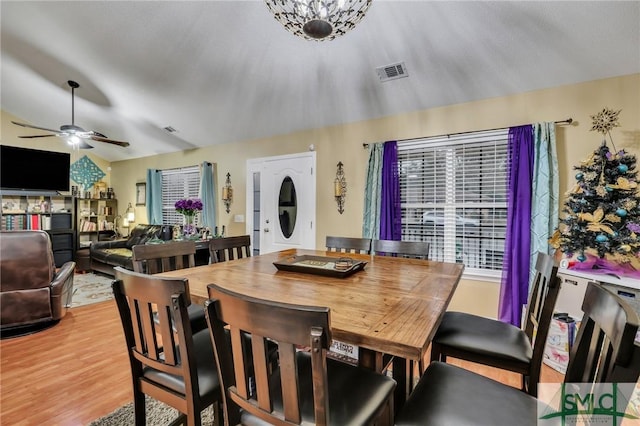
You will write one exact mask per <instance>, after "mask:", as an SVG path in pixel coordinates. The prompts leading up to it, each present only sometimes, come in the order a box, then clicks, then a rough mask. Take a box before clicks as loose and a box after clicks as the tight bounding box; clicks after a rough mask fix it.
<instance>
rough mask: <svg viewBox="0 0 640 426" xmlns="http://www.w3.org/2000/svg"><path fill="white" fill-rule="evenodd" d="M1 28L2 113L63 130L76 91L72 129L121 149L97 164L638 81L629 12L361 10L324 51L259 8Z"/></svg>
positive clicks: (116, 13)
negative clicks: (384, 73) (388, 73)
mask: <svg viewBox="0 0 640 426" xmlns="http://www.w3.org/2000/svg"><path fill="white" fill-rule="evenodd" d="M0 13H1V17H0V19H1V21H0V24H1V34H0V35H1V37H2V38H1V43H2V57H1V60H2V62H1V72H2V75H1V83H2V92H1V96H0V99H1V107H2V109H3V110H4V111H6V112H8V113H10V114H12V115H14V116H16V117H19V118H20V119H21V120H23V121H24V122H27V123H30V124H33V125H38V126H42V127H47V128H54V129H57V128H58V127H59V126H60V125H62V124H70V122H71V92H70V89H69V87H68V85H67V83H66V82H67V80H75V81H77V82H78V83H79V84H80V88H79V89H77V90H76V92H75V94H76V102H75V124H77V125H80V126H82V127H83V128H85V129H87V130H94V131H98V132H100V133H103V134H105V135H107V136H108V137H110V138H112V139H116V140H125V141H129V142H130V143H131V145H130V146H129V147H128V148H121V147H117V146H112V145H107V144H104V143H99V142H93V145H94V146H95V148H94V150H93V152H94V153H95V154H96V155H98V156H100V157H102V158H105V159H107V160H110V161H116V160H122V159H128V158H136V157H143V156H148V155H154V154H160V153H167V152H174V151H180V150H185V149H190V148H194V147H202V146H207V145H211V144H223V143H230V142H237V141H243V140H248V139H254V138H261V137H269V136H274V135H278V134H285V133H290V132H293V131H298V130H304V129H310V128H321V127H326V126H331V125H336V124H341V123H348V122H355V121H361V120H368V119H373V118H378V117H383V116H388V115H394V114H399V113H403V112H408V111H414V110H421V109H427V108H433V107H438V106H444V105H450V104H456V103H462V102H468V101H473V100H478V99H485V98H491V97H499V96H505V95H509V94H514V93H520V92H526V91H531V90H537V89H542V88H549V87H556V86H561V85H566V84H572V83H577V82H583V81H590V80H596V79H601V78H607V77H612V76H619V75H626V74H633V73H638V72H640V2H639V1H630V2H623V1H566V2H558V1H541V2H525V1H497V2H489V1H472V2H464V1H391V0H387V1H384V0H374V1H373V3H372V5H371V7H370V9H369V11H368V13H367V15H366V16H365V18H364V19H363V20H362V21H361V22H360V23H359V24H358V25H357V26H356V28H355V29H354V30H353V31H351V32H349V33H347V34H346V35H344V36H342V37H339V38H337V39H335V40H333V41H326V42H314V41H307V40H303V39H301V38H298V37H296V36H294V35H292V34H291V33H289V32H287V31H286V30H285V29H284V28H283V27H282V25H281V24H280V23H279V22H277V21H276V20H275V19H274V18H273V16H272V15H271V13H270V12H269V10H268V9H267V7H266V5H265V4H264V2H263V1H262V0H248V1H140V2H136V1H43V2H37V1H15V2H14V1H2V2H1V3H0ZM397 62H404V64H405V66H406V70H407V72H408V77H407V78H401V79H397V80H391V81H387V82H381V81H380V79H379V77H378V75H377V73H376V68H377V67H380V66H385V65H389V64H393V63H397ZM167 126H171V127H173V128H174V129H176V130H177V132H176V133H173V134H170V133H168V132H167V131H165V130H164V129H163V128H165V127H167ZM42 133H43V132H41V131H37V130H33V131H31V130H29V129H23V131H22V133H20V134H24V135H29V134H42ZM38 141H40V142H41V143H42V146H43V149H46V147H47V146H52V145H53V144H62V143H63V142H62V141H61V140H59V139H58V138H42V139H38Z"/></svg>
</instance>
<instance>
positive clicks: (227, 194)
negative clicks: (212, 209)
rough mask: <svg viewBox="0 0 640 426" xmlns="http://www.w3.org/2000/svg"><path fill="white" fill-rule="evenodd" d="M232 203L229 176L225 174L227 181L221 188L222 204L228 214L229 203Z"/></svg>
mask: <svg viewBox="0 0 640 426" xmlns="http://www.w3.org/2000/svg"><path fill="white" fill-rule="evenodd" d="M232 201H233V188H232V187H231V174H230V173H227V180H226V181H225V183H224V186H223V187H222V202H223V203H224V206H225V208H226V210H227V213H229V210H230V207H229V206H231V202H232Z"/></svg>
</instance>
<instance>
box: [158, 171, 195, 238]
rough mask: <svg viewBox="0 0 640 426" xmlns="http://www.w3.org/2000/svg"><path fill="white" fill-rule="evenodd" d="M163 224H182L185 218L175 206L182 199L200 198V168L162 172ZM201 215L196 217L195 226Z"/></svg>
mask: <svg viewBox="0 0 640 426" xmlns="http://www.w3.org/2000/svg"><path fill="white" fill-rule="evenodd" d="M161 173H162V224H163V225H175V224H182V221H183V216H182V215H181V214H180V213H178V212H177V211H176V208H175V204H176V201H178V200H179V199H181V198H198V193H199V191H200V166H190V167H183V168H180V169H169V170H162V172H161ZM199 221H200V214H197V215H196V217H195V225H196V226H197V225H198V223H199Z"/></svg>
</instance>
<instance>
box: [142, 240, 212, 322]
mask: <svg viewBox="0 0 640 426" xmlns="http://www.w3.org/2000/svg"><path fill="white" fill-rule="evenodd" d="M131 252H132V253H133V255H132V261H133V270H134V272H139V273H146V274H149V275H151V274H158V273H161V272H167V271H176V270H178V269H184V268H193V267H194V266H195V254H196V243H195V242H194V241H171V242H167V243H164V244H138V245H135V246H133V247H132V248H131ZM187 311H188V314H189V318H190V319H191V329H192V330H193V331H194V332H197V331H200V330H204V329H206V328H207V321H206V319H205V317H204V306H203V305H202V304H199V303H192V304H190V305H189V306H188V308H187ZM156 319H157V316H156Z"/></svg>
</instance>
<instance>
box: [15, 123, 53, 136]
mask: <svg viewBox="0 0 640 426" xmlns="http://www.w3.org/2000/svg"><path fill="white" fill-rule="evenodd" d="M11 122H12V123H13V124H16V125H18V126H22V127H28V128H30V129H38V130H44V131H47V132H53V133H60V131H59V130H56V129H47V128H46V127H40V126H33V125H31V124H26V123H18V122H17V121H13V120H12V121H11Z"/></svg>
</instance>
